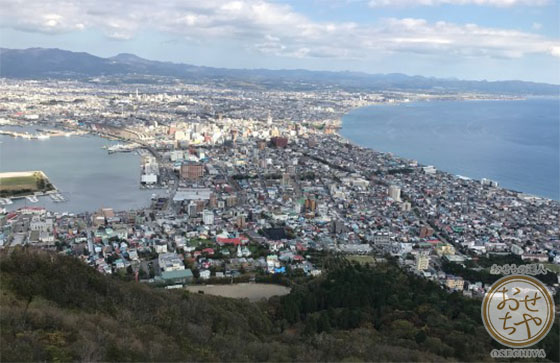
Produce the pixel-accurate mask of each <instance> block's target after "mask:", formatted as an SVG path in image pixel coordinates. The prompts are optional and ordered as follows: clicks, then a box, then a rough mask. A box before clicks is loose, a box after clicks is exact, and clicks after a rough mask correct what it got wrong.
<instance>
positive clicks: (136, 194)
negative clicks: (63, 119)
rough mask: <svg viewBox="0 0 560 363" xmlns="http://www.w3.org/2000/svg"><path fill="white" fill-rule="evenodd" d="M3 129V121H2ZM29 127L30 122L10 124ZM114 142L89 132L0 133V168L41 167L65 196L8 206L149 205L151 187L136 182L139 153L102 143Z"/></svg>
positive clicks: (89, 208) (76, 209)
mask: <svg viewBox="0 0 560 363" xmlns="http://www.w3.org/2000/svg"><path fill="white" fill-rule="evenodd" d="M2 129H8V127H2ZM9 129H11V130H13V131H19V132H25V131H28V132H30V133H31V132H33V131H34V129H33V128H23V129H22V128H19V127H18V128H9ZM112 144H115V142H113V141H110V140H106V139H103V138H100V137H97V136H93V135H85V136H71V137H51V138H49V139H43V140H36V139H35V140H28V139H22V138H13V137H10V136H6V135H0V172H7V171H28V170H42V171H44V172H45V174H46V175H47V176H48V178H49V180H50V181H51V183H53V184H54V185H55V186H56V187H57V189H58V190H59V191H60V192H61V194H62V195H63V196H64V198H65V199H66V202H63V203H55V202H54V201H52V199H51V198H50V197H48V196H43V197H40V198H39V202H37V203H31V202H29V201H28V200H27V199H25V198H23V199H14V200H13V201H14V203H13V204H12V205H6V206H4V208H6V209H7V210H14V209H17V208H20V207H23V206H33V207H45V208H47V209H48V210H51V211H57V212H71V213H79V212H85V211H90V212H93V211H95V210H97V209H99V208H104V207H107V208H113V209H115V210H128V209H138V208H142V207H145V206H147V205H149V202H150V196H151V194H152V193H154V192H153V191H151V190H142V189H140V188H139V186H140V156H139V155H138V154H136V153H114V154H110V155H109V154H108V153H107V151H106V150H104V149H102V147H103V146H106V145H107V146H108V145H112Z"/></svg>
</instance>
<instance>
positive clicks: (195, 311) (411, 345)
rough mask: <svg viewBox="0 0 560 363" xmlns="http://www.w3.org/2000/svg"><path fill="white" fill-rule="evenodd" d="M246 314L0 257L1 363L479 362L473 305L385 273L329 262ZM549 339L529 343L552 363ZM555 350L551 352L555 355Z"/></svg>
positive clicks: (49, 264)
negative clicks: (316, 276)
mask: <svg viewBox="0 0 560 363" xmlns="http://www.w3.org/2000/svg"><path fill="white" fill-rule="evenodd" d="M327 268H328V269H329V271H330V272H329V273H328V274H327V275H326V276H324V277H323V278H319V279H314V280H310V281H308V282H305V283H303V284H301V285H297V286H295V287H294V289H293V291H292V293H291V294H289V295H286V296H285V297H282V298H276V299H272V300H270V301H269V302H262V303H258V304H254V303H250V302H248V301H246V300H233V299H227V298H219V297H212V296H205V295H198V294H191V293H188V292H186V291H176V290H161V289H154V288H151V287H149V286H146V285H143V284H138V283H135V282H129V281H122V280H118V279H117V278H111V277H107V276H104V275H101V274H100V273H98V272H97V271H95V270H94V269H92V268H90V267H88V266H86V265H85V264H83V263H82V262H81V261H79V260H78V259H75V258H72V257H66V256H61V255H58V254H53V253H50V252H45V251H38V250H33V249H29V248H18V249H14V250H11V251H9V252H8V251H2V252H1V253H0V270H1V274H0V282H1V286H2V294H1V297H0V354H1V356H0V359H1V360H2V361H44V360H54V361H56V360H58V361H69V360H82V361H195V360H196V361H326V360H329V361H338V360H351V361H356V360H364V361H440V360H476V361H480V360H488V359H489V352H490V349H492V347H499V346H498V345H497V344H495V343H494V342H493V341H492V340H491V338H490V337H489V336H488V334H486V332H485V331H484V328H483V327H482V326H481V323H480V302H477V301H475V300H470V299H465V298H463V297H462V296H461V295H458V294H451V295H450V294H448V293H446V292H444V291H443V290H441V288H439V287H438V286H436V285H435V284H433V283H431V282H429V281H425V280H421V279H417V278H415V277H413V276H410V275H407V274H405V273H404V272H402V271H401V270H400V269H399V268H398V267H397V266H396V265H394V264H393V263H388V264H382V265H378V266H375V267H369V266H360V265H357V264H350V263H347V262H343V260H340V259H335V260H333V261H330V262H328V266H327ZM557 339H558V329H553V332H552V333H550V334H549V336H548V337H547V338H546V339H545V340H544V341H542V342H541V343H539V345H540V346H541V347H543V348H545V349H546V350H547V354H548V357H549V359H551V360H553V361H557V360H558V356H557V354H558V352H557V350H558V349H557V348H558V347H557V341H558V340H557ZM555 350H556V352H555Z"/></svg>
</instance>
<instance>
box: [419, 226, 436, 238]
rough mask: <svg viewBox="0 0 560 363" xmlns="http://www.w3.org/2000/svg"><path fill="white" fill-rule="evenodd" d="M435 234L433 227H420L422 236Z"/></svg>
mask: <svg viewBox="0 0 560 363" xmlns="http://www.w3.org/2000/svg"><path fill="white" fill-rule="evenodd" d="M433 234H434V229H433V228H432V227H428V226H423V227H422V228H420V238H426V237H430V236H433Z"/></svg>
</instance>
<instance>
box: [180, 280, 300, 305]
mask: <svg viewBox="0 0 560 363" xmlns="http://www.w3.org/2000/svg"><path fill="white" fill-rule="evenodd" d="M186 289H187V290H188V291H190V292H192V293H198V292H199V291H203V292H204V293H205V294H208V295H216V296H223V297H231V298H235V299H242V298H246V299H249V300H250V301H259V300H261V299H268V298H270V297H272V296H276V295H287V294H289V293H290V288H289V287H285V286H281V285H272V284H257V283H240V284H233V285H193V286H187V287H186Z"/></svg>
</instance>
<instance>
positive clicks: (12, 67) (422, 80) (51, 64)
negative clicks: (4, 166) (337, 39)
mask: <svg viewBox="0 0 560 363" xmlns="http://www.w3.org/2000/svg"><path fill="white" fill-rule="evenodd" d="M102 76H108V77H117V76H118V77H124V78H128V79H137V80H138V79H143V80H144V81H147V80H146V79H147V78H149V77H159V78H161V77H163V78H170V79H180V80H184V81H189V82H198V83H201V82H205V81H214V82H216V81H219V82H223V84H225V85H232V84H233V85H235V84H239V83H241V84H244V85H246V84H258V85H259V86H261V87H266V88H291V89H294V88H297V89H312V88H320V87H334V88H341V89H347V90H364V91H379V90H393V91H399V90H402V91H426V92H437V93H441V92H483V93H494V94H513V95H559V94H560V85H553V84H546V83H535V82H525V81H493V82H489V81H485V80H483V81H467V80H457V79H441V78H433V77H423V76H409V75H406V74H402V73H390V74H370V73H362V72H349V71H344V72H331V71H310V70H302V69H295V70H269V69H228V68H214V67H204V66H195V65H190V64H183V63H172V62H161V61H153V60H148V59H144V58H141V57H138V56H136V55H134V54H128V53H121V54H118V55H116V56H114V57H109V58H102V57H97V56H94V55H91V54H89V53H84V52H71V51H67V50H61V49H51V48H29V49H7V48H0V77H3V78H18V79H47V78H52V79H78V80H88V79H91V78H95V77H102Z"/></svg>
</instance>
